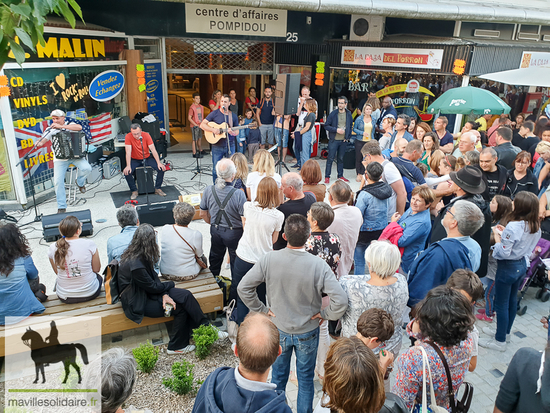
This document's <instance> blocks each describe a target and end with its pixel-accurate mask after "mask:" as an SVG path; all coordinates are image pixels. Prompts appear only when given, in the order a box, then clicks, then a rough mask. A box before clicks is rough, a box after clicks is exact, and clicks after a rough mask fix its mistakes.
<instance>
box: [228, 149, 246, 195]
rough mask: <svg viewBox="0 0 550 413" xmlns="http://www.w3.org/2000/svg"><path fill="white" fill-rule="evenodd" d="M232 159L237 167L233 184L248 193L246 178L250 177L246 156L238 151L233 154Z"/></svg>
mask: <svg viewBox="0 0 550 413" xmlns="http://www.w3.org/2000/svg"><path fill="white" fill-rule="evenodd" d="M230 159H231V160H232V161H233V163H234V164H235V168H237V173H236V174H235V181H234V182H233V186H234V187H235V188H237V189H240V190H241V191H243V192H244V194H245V195H246V178H247V177H248V163H247V161H246V156H244V155H243V154H242V153H240V152H237V153H234V154H233V155H231V158H230Z"/></svg>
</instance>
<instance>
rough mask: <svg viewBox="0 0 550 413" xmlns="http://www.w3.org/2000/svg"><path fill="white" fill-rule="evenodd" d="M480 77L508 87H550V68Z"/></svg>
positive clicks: (520, 70)
mask: <svg viewBox="0 0 550 413" xmlns="http://www.w3.org/2000/svg"><path fill="white" fill-rule="evenodd" d="M478 77H479V78H481V79H487V80H493V81H495V82H500V83H506V84H507V85H518V86H540V87H550V67H541V66H532V67H527V68H524V69H513V70H505V71H504V72H494V73H487V74H485V75H481V76H478Z"/></svg>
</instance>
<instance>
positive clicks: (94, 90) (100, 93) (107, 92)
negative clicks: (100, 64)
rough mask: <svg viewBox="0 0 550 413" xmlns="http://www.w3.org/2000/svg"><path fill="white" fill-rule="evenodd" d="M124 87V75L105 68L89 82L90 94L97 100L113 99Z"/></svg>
mask: <svg viewBox="0 0 550 413" xmlns="http://www.w3.org/2000/svg"><path fill="white" fill-rule="evenodd" d="M123 87H124V76H122V73H120V72H117V71H116V70H107V71H106V72H103V73H100V74H99V75H97V76H96V77H95V78H94V80H92V82H91V83H90V96H91V97H92V99H93V100H97V101H98V102H106V101H108V100H111V99H113V98H114V97H115V96H117V95H118V94H119V93H120V92H122V88H123Z"/></svg>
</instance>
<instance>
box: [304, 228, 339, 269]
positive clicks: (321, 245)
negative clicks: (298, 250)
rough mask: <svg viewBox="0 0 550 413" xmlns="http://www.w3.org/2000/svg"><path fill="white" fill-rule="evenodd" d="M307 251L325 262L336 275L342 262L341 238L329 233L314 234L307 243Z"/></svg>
mask: <svg viewBox="0 0 550 413" xmlns="http://www.w3.org/2000/svg"><path fill="white" fill-rule="evenodd" d="M306 251H307V252H309V253H310V254H313V255H316V256H318V257H319V258H321V259H322V260H323V261H325V262H326V263H327V264H328V266H329V267H330V269H331V270H332V272H334V275H336V270H337V268H338V263H339V262H340V238H338V235H336V234H329V233H328V232H312V233H311V235H310V236H309V238H308V240H307V241H306Z"/></svg>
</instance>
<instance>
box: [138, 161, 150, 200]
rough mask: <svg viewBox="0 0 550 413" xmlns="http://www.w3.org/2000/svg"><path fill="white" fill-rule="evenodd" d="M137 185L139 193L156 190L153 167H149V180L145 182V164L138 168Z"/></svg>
mask: <svg viewBox="0 0 550 413" xmlns="http://www.w3.org/2000/svg"><path fill="white" fill-rule="evenodd" d="M136 185H137V189H138V194H140V195H143V194H145V193H148V194H152V193H154V192H155V185H154V184H153V168H151V167H150V166H148V167H147V182H145V171H144V169H143V166H138V167H137V168H136Z"/></svg>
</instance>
